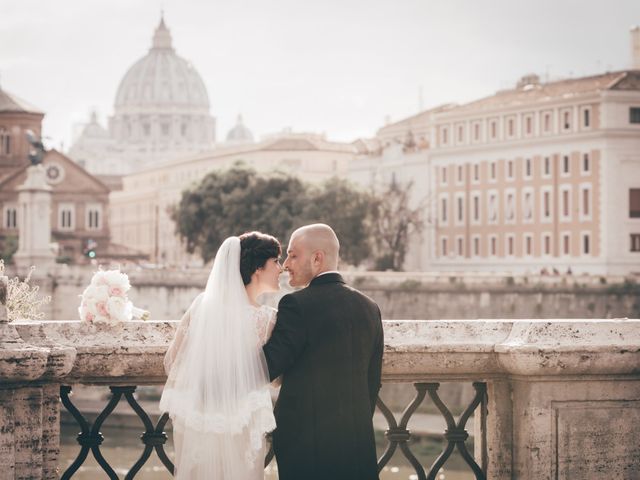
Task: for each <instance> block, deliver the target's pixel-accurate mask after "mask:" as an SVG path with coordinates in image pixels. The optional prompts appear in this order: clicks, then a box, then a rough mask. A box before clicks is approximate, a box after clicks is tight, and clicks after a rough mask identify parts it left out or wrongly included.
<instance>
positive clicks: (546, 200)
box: [542, 190, 551, 219]
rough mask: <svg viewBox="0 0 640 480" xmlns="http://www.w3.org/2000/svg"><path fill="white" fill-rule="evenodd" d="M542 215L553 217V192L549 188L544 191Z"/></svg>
mask: <svg viewBox="0 0 640 480" xmlns="http://www.w3.org/2000/svg"><path fill="white" fill-rule="evenodd" d="M542 217H543V218H547V219H548V218H551V192H550V191H548V190H547V191H545V192H543V193H542Z"/></svg>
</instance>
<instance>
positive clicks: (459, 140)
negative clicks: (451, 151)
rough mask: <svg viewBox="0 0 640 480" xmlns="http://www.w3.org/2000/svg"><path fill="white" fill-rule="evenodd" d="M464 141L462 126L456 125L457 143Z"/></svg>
mask: <svg viewBox="0 0 640 480" xmlns="http://www.w3.org/2000/svg"><path fill="white" fill-rule="evenodd" d="M462 142H464V126H462V125H458V143H462Z"/></svg>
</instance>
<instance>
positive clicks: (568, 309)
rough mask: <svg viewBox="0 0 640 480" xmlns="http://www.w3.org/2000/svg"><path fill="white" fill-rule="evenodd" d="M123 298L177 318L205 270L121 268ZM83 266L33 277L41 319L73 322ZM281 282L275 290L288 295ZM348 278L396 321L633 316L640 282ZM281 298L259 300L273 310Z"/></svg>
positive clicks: (159, 316)
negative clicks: (127, 285) (42, 305)
mask: <svg viewBox="0 0 640 480" xmlns="http://www.w3.org/2000/svg"><path fill="white" fill-rule="evenodd" d="M124 271H126V272H127V273H128V274H129V277H130V280H131V284H132V285H133V288H132V290H131V292H130V294H129V296H130V299H131V300H132V301H133V302H134V304H135V305H136V306H138V307H140V308H144V309H147V310H149V311H150V312H151V318H152V319H154V320H172V319H178V318H180V317H181V316H182V313H183V312H184V311H185V310H186V309H187V308H188V307H189V305H190V304H191V301H192V300H193V299H194V298H195V297H196V296H197V295H198V293H199V292H200V291H202V289H203V288H204V286H205V284H206V281H207V277H208V274H209V271H208V270H135V269H130V270H126V269H125V270H124ZM92 273H93V270H92V269H91V268H89V267H86V268H81V267H72V268H69V267H66V266H59V267H58V269H57V271H56V272H54V273H53V274H52V275H51V276H47V277H34V279H33V282H34V283H36V284H39V285H41V289H42V291H43V292H47V293H48V292H50V293H51V295H52V298H53V300H52V303H51V304H50V305H49V306H48V307H47V311H46V312H45V313H46V315H45V316H46V318H48V319H52V320H66V319H76V318H78V312H77V308H78V306H79V304H80V299H79V297H78V296H79V295H80V294H81V293H82V291H83V290H84V288H85V287H86V286H87V285H88V284H89V281H90V279H91V275H92ZM284 277H285V276H284V275H283V278H282V292H281V294H280V295H282V294H284V292H286V291H288V290H289V287H288V285H286V279H285V278H284ZM345 277H346V278H347V281H348V282H349V283H350V284H352V285H353V286H355V287H356V288H359V289H360V290H362V291H363V292H365V293H366V294H368V295H369V296H370V297H372V298H373V299H374V300H375V301H376V302H378V304H379V305H380V309H381V310H382V316H383V318H385V319H389V320H398V319H406V320H413V319H425V320H434V319H477V318H487V319H490V318H511V319H517V318H541V319H544V318H640V284H638V283H636V282H635V281H634V280H630V279H624V278H620V277H615V278H606V277H587V276H520V277H513V276H509V275H506V274H502V275H472V274H470V275H460V274H456V275H438V274H419V273H399V274H395V273H393V274H392V273H346V274H345ZM280 295H275V296H271V297H269V298H267V299H266V302H267V303H269V304H271V305H273V306H275V305H277V301H278V298H279V296H280Z"/></svg>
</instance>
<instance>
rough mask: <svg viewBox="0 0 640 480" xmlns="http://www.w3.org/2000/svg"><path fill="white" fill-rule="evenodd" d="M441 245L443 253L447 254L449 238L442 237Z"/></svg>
mask: <svg viewBox="0 0 640 480" xmlns="http://www.w3.org/2000/svg"><path fill="white" fill-rule="evenodd" d="M440 245H441V249H442V250H441V254H442V256H443V257H446V256H447V239H446V237H442V238H441V239H440Z"/></svg>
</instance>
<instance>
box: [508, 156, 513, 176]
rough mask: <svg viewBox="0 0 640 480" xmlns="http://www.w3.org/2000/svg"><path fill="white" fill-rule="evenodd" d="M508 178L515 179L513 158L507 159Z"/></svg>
mask: <svg viewBox="0 0 640 480" xmlns="http://www.w3.org/2000/svg"><path fill="white" fill-rule="evenodd" d="M507 178H508V179H509V180H513V160H507Z"/></svg>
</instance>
